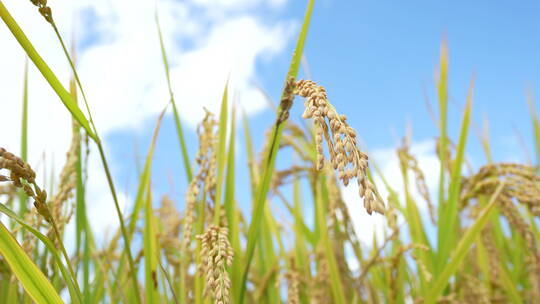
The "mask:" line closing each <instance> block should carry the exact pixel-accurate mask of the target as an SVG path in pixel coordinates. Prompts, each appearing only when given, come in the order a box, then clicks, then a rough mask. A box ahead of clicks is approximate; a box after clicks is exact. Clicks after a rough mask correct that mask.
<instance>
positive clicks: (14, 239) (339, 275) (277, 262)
mask: <svg viewBox="0 0 540 304" xmlns="http://www.w3.org/2000/svg"><path fill="white" fill-rule="evenodd" d="M29 5H34V6H35V11H36V14H40V15H41V16H42V17H43V18H44V23H46V24H47V27H46V28H44V29H43V30H48V31H52V32H54V33H55V35H56V37H57V41H54V43H57V45H58V52H60V53H63V54H64V55H65V60H66V61H67V62H68V63H69V64H70V66H71V68H72V77H71V79H70V80H69V83H68V81H67V80H66V81H64V80H63V79H62V80H61V79H59V78H58V77H57V75H55V74H54V73H53V71H52V70H51V68H50V67H49V65H48V64H47V62H46V61H45V60H44V59H43V58H42V57H41V56H40V54H39V53H38V51H37V50H36V49H35V48H34V47H33V44H32V42H31V41H30V40H29V39H28V37H27V36H26V34H25V33H24V32H23V30H22V29H21V28H20V27H19V24H18V23H17V20H15V19H13V17H12V16H11V14H10V12H9V11H8V10H7V8H6V7H5V6H4V4H3V3H2V1H1V0H0V17H1V19H2V21H3V22H2V23H1V26H7V27H8V28H9V30H10V31H11V33H12V34H13V37H14V38H16V39H17V41H18V43H19V44H20V46H21V48H22V49H23V50H24V51H25V52H26V54H27V56H28V58H29V60H30V62H31V63H30V64H33V65H35V66H36V67H37V69H38V70H39V71H40V72H41V74H42V76H43V77H44V79H45V80H46V81H47V82H48V84H49V85H50V86H51V88H52V89H53V90H54V92H55V93H56V94H57V95H58V99H59V100H58V102H62V103H63V105H64V106H65V108H66V110H67V111H69V113H70V114H71V117H72V124H71V125H70V126H66V127H68V128H70V129H71V130H72V138H71V143H70V147H69V150H68V151H66V153H67V154H66V155H67V157H66V159H65V164H64V165H63V167H62V170H61V172H60V174H57V175H58V178H57V179H56V181H57V184H55V185H43V184H40V183H39V179H38V178H36V175H37V174H39V172H36V171H35V170H34V169H33V168H34V167H35V164H31V163H28V161H27V155H28V122H27V112H28V97H27V94H26V93H27V92H26V90H28V89H27V86H26V85H25V86H24V87H25V94H24V96H25V97H24V98H23V100H22V101H21V108H22V109H23V117H22V119H21V134H22V136H21V149H20V151H21V153H20V154H19V155H15V154H13V153H11V152H10V151H7V150H6V149H4V148H0V212H1V213H2V214H3V216H4V217H3V218H4V220H3V221H0V303H63V302H68V303H196V304H202V303H216V304H227V303H289V304H295V303H302V304H307V303H338V304H343V303H540V251H539V247H538V245H537V241H538V240H539V239H540V231H539V229H538V225H539V217H540V176H539V175H538V168H537V167H536V166H532V165H530V164H525V163H500V162H494V161H492V157H491V151H490V142H489V136H488V134H483V135H482V136H480V137H478V138H475V137H474V136H472V135H471V132H470V125H471V113H472V111H473V91H474V83H473V82H471V85H470V87H469V92H468V96H467V100H466V106H465V108H464V110H463V112H462V113H461V117H448V103H449V101H448V99H449V98H448V75H447V74H448V53H447V46H446V44H445V43H444V42H443V43H442V44H441V52H440V61H439V64H438V66H437V67H436V70H437V82H436V92H437V95H438V96H437V97H438V98H437V99H438V100H437V106H436V110H437V111H436V112H437V124H438V129H437V130H436V131H438V133H437V134H433V136H437V143H436V148H437V159H438V164H439V167H440V175H439V176H438V189H437V193H430V190H429V189H428V187H427V186H426V183H427V182H426V177H425V176H426V173H425V172H423V171H422V169H421V168H420V166H419V165H418V161H417V159H416V156H415V155H414V154H413V153H412V152H411V149H410V145H409V139H408V138H404V140H403V144H402V145H401V146H400V147H399V148H398V149H397V150H396V151H395V152H396V155H397V156H398V158H399V164H400V169H401V177H402V179H403V185H402V186H401V185H400V186H396V185H393V184H391V183H389V182H388V180H387V178H386V177H385V176H384V175H383V174H382V172H381V170H379V168H378V166H377V164H376V163H375V162H373V161H372V160H371V159H370V158H369V151H366V150H365V149H364V148H362V147H361V145H360V144H359V143H360V140H359V138H360V137H361V136H362V134H358V133H357V132H356V130H354V129H353V128H352V127H351V126H350V125H349V123H348V122H349V120H351V119H355V118H354V117H349V118H347V116H346V115H347V109H336V108H335V107H334V106H333V105H332V104H331V103H330V101H329V99H331V97H332V88H331V87H325V86H324V84H323V83H319V82H317V79H313V80H306V79H298V78H297V76H298V74H299V69H300V64H301V57H302V53H303V50H304V45H305V44H306V43H309V39H307V37H308V32H309V25H310V20H311V16H312V11H313V9H314V7H313V6H314V1H309V3H308V5H307V8H306V11H305V16H304V19H303V24H302V27H301V30H300V33H299V35H298V37H297V38H296V39H297V40H296V41H297V42H296V47H295V50H294V53H293V54H292V58H291V61H290V68H289V71H288V73H287V74H286V75H283V90H282V93H281V100H279V102H278V105H277V107H276V114H275V119H274V121H271V122H268V126H269V129H268V132H267V133H266V137H265V145H264V147H263V149H262V150H261V151H256V150H255V148H254V144H253V140H252V139H253V136H262V135H263V134H251V130H250V126H249V123H248V120H247V119H246V118H245V116H241V115H237V109H236V108H235V106H234V104H233V103H232V102H231V100H229V93H228V86H227V84H226V83H224V84H223V87H224V90H223V92H222V96H223V97H222V101H221V109H220V111H219V113H211V112H210V111H208V110H206V115H205V117H204V119H203V120H202V121H201V122H200V124H199V125H198V127H197V138H198V140H197V142H188V141H187V140H186V136H185V130H184V127H183V124H184V122H183V121H182V120H181V113H182V109H181V108H180V107H179V106H177V103H176V101H175V98H174V92H173V90H172V86H171V80H170V76H169V65H168V64H169V63H168V58H167V50H166V49H165V45H166V44H165V43H164V41H163V37H162V36H161V29H160V25H159V20H158V18H156V21H157V22H156V26H157V29H158V30H159V36H160V45H159V46H158V47H160V48H161V53H162V57H163V64H164V71H165V74H166V79H167V81H168V83H167V85H168V88H169V94H170V95H169V96H170V102H169V103H168V105H167V107H166V108H165V109H163V111H162V113H161V115H160V117H159V118H158V120H157V122H156V126H155V130H154V134H153V138H152V141H151V144H150V146H149V147H148V150H147V151H148V152H147V155H146V156H145V157H146V158H145V162H144V167H143V168H142V172H141V174H140V176H139V179H138V187H137V193H136V196H135V198H134V201H133V208H132V209H130V210H128V211H127V212H125V211H123V210H122V208H121V207H120V203H119V198H118V191H117V189H118V185H117V183H116V182H115V180H114V178H113V176H112V174H111V170H110V167H111V164H110V162H109V160H110V159H111V155H107V153H105V149H104V148H103V142H102V138H101V137H100V135H99V132H98V131H99V125H96V124H95V123H94V121H93V119H92V106H91V105H92V101H91V100H88V99H87V95H86V94H85V91H84V88H85V86H84V83H81V80H80V79H79V76H78V74H77V70H76V69H75V66H76V62H75V58H74V56H72V54H71V52H70V51H69V50H68V49H69V48H68V47H67V46H66V45H65V43H64V40H63V37H62V36H61V34H60V31H59V29H58V28H57V25H56V23H55V19H54V14H53V12H54V7H50V6H49V4H48V3H47V1H46V0H31V1H29ZM51 43H53V42H52V41H51ZM315 64H316V63H315ZM1 72H2V71H0V73H1ZM25 81H26V80H25ZM10 102H17V101H10ZM530 105H531V107H530V108H531V110H530V114H531V117H530V120H531V125H532V126H533V128H534V134H535V135H536V138H535V140H536V142H535V143H534V144H535V146H536V147H540V123H539V121H538V118H537V116H536V113H535V110H534V104H533V102H532V101H531V104H530ZM292 108H294V109H301V111H303V114H302V117H301V119H300V120H297V119H295V118H293V117H292V116H291V115H290V111H291V109H292ZM2 114H4V115H10V114H9V113H2ZM166 114H172V116H173V117H174V121H175V131H176V134H177V138H178V146H179V148H180V149H179V150H178V153H177V157H178V158H180V159H182V164H183V172H182V174H184V175H185V176H186V178H187V180H188V181H189V183H188V186H187V188H186V189H182V190H181V191H182V193H185V195H184V198H183V200H181V201H175V200H173V199H172V198H169V197H162V198H156V197H154V196H153V189H152V181H151V176H152V175H151V172H152V161H153V159H154V151H155V148H156V143H157V141H156V139H157V137H158V134H159V132H160V128H161V121H162V119H163V117H164V115H166ZM238 117H240V118H242V121H241V122H238V121H237V118H238ZM450 119H459V120H460V122H461V123H460V127H459V130H457V131H458V133H457V134H458V137H457V138H450V137H449V136H448V134H454V133H455V132H453V130H448V128H447V125H448V121H449V120H450ZM239 124H242V126H241V127H240V128H237V125H239ZM236 129H240V130H242V131H243V132H244V134H245V138H246V140H245V142H244V143H242V144H243V145H241V146H236V145H235V142H236V137H235V132H231V130H236ZM451 131H452V132H451ZM1 140H2V139H1V138H0V146H2V142H1ZM472 140H479V141H480V143H481V145H482V147H483V148H484V152H485V156H486V159H487V160H488V161H487V162H486V163H485V164H484V165H483V166H481V167H480V168H479V169H478V170H477V171H476V172H473V173H472V174H466V173H465V172H466V171H467V170H465V167H466V166H467V159H466V151H467V142H468V141H469V142H470V141H472ZM188 146H191V147H196V150H197V152H196V155H195V157H194V158H191V159H190V157H189V153H188V152H187V147H188ZM238 148H240V149H244V151H243V153H244V154H245V155H247V159H246V160H245V161H246V163H247V170H248V171H249V183H248V184H246V185H238V178H237V175H236V173H235V165H236V162H237V161H238V159H237V158H236V157H235V156H236V154H237V153H238V151H236V149H238ZM90 150H92V151H93V153H98V154H99V157H100V160H101V168H100V170H102V171H103V172H104V173H105V174H106V177H107V183H108V186H109V192H110V212H114V213H115V215H116V216H117V217H118V220H119V223H120V225H119V229H118V231H116V232H115V233H114V235H112V237H111V238H110V240H109V241H108V242H107V245H106V246H99V245H98V243H97V242H96V239H97V238H103V236H98V235H94V232H93V230H92V229H91V227H90V225H89V221H88V212H87V210H88V209H89V208H92V204H91V202H88V201H87V200H86V195H87V184H88V182H91V179H92V176H88V174H87V172H88V165H89V164H88V162H87V159H88V153H89V151H90ZM284 150H288V151H289V152H290V151H292V154H293V155H294V157H293V159H294V164H293V165H292V166H290V168H286V169H277V168H276V162H277V161H278V160H279V158H280V157H283V155H284ZM538 151H540V149H537V152H538ZM289 152H287V153H289ZM376 180H377V181H379V180H380V181H381V182H377V183H376V182H375V181H376ZM351 183H356V184H357V185H358V189H359V191H358V197H359V198H361V201H362V202H363V208H364V209H365V212H367V213H369V214H372V215H373V216H375V214H379V216H383V217H384V224H385V230H384V237H383V239H382V240H381V239H377V238H373V243H372V244H362V243H361V242H360V241H359V236H358V235H357V233H358V231H357V230H356V229H355V228H354V224H353V222H354V219H355V214H353V213H351V212H350V210H349V209H348V207H347V205H346V204H345V202H344V199H343V193H342V192H343V187H346V186H348V185H349V184H351ZM238 187H241V188H245V189H252V190H253V191H252V195H251V197H250V201H249V202H247V203H248V204H249V205H250V210H249V212H246V211H245V210H243V209H242V208H240V202H239V201H238V193H235V190H236V189H238ZM285 187H290V188H291V189H292V191H283V188H285ZM381 193H388V195H385V196H384V197H383V195H382V194H381ZM413 193H419V194H420V195H419V196H417V195H413ZM306 196H307V197H306ZM270 199H272V201H273V202H279V203H280V204H281V205H282V207H283V209H284V210H286V211H287V213H288V214H287V215H286V216H287V218H288V220H286V221H283V218H282V217H281V215H278V214H273V212H272V209H271V208H270V206H269V201H270ZM308 204H309V206H308ZM420 204H422V205H424V204H425V205H427V206H428V212H421V210H420V209H419V205H420ZM178 206H182V208H181V209H179V208H178ZM308 207H309V208H308ZM306 210H313V212H312V213H308V212H306ZM70 222H75V227H76V228H75V231H74V233H75V236H74V237H73V238H72V239H75V240H76V244H75V246H74V248H75V250H67V249H66V247H67V244H66V243H65V242H66V239H67V236H66V234H67V233H68V231H67V230H66V226H67V225H68V223H70ZM430 233H434V235H435V237H434V238H430V237H428V234H430Z"/></svg>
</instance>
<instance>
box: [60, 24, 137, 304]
mask: <svg viewBox="0 0 540 304" xmlns="http://www.w3.org/2000/svg"><path fill="white" fill-rule="evenodd" d="M51 25H52V27H53V29H54V32H55V33H56V36H57V37H58V40H59V41H60V44H61V45H62V50H63V51H64V54H65V56H66V58H67V60H68V61H69V65H70V66H71V69H72V71H73V76H74V77H75V81H76V82H77V85H78V86H79V89H80V90H81V94H82V96H83V101H84V105H85V107H86V111H87V112H88V120H89V122H90V125H91V126H92V129H93V131H94V134H95V135H96V138H95V139H94V138H93V139H94V142H95V143H96V145H97V146H98V150H99V155H100V157H101V162H102V164H103V168H104V169H105V174H106V175H107V182H108V184H109V189H110V190H111V194H112V196H113V200H114V206H115V209H116V213H117V215H118V220H119V221H120V229H121V231H122V237H123V238H124V242H125V244H126V246H125V251H126V253H127V257H128V263H129V268H130V271H129V274H130V275H131V279H132V283H133V289H134V290H135V299H136V301H137V303H138V304H140V303H141V302H142V301H141V295H140V292H139V284H138V281H137V274H136V272H135V262H134V260H133V255H132V254H131V243H130V241H129V238H128V234H127V230H126V226H125V223H124V218H123V217H122V212H121V210H120V204H119V203H118V197H117V195H116V189H115V187H114V182H113V179H112V175H111V172H110V170H109V165H108V163H107V159H106V157H105V152H104V151H103V145H102V143H101V139H100V137H99V134H98V132H97V128H96V125H95V124H94V120H93V118H92V112H91V111H90V107H89V105H88V100H87V99H86V94H85V93H84V89H83V87H82V84H81V81H80V79H79V75H78V74H77V70H76V69H75V65H74V64H73V61H72V60H71V56H70V55H69V52H68V50H67V48H66V46H65V44H64V40H63V39H62V36H60V32H59V31H58V28H57V27H56V24H55V23H54V21H53V22H51Z"/></svg>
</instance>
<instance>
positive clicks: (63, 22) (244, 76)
mask: <svg viewBox="0 0 540 304" xmlns="http://www.w3.org/2000/svg"><path fill="white" fill-rule="evenodd" d="M277 2H280V1H277ZM4 3H5V5H6V6H7V7H8V9H9V11H10V12H11V13H12V15H13V16H14V18H15V19H16V20H17V22H19V24H20V25H21V27H22V29H23V30H24V31H25V33H26V34H27V35H28V37H29V39H30V40H31V41H32V42H33V44H34V46H35V47H36V49H37V50H38V52H39V53H40V54H41V55H42V57H43V58H44V59H45V61H46V62H47V63H48V64H49V65H50V66H51V68H52V69H53V71H54V72H55V73H56V74H57V76H58V78H59V79H60V81H62V82H63V83H64V84H65V85H66V86H67V82H68V79H69V77H70V69H69V66H68V64H67V62H66V60H65V59H64V56H63V54H62V51H61V48H60V46H59V44H58V42H57V40H56V37H55V35H54V32H53V31H52V29H51V28H50V26H49V24H47V23H46V22H45V20H44V19H43V18H42V17H41V16H40V15H39V13H38V11H37V8H36V7H34V6H33V5H32V4H31V2H30V1H18V0H17V1H16V0H7V1H5V2H4ZM48 4H49V6H51V8H52V10H53V16H54V18H55V20H56V23H57V24H58V27H59V28H60V30H61V33H62V35H63V37H64V38H65V39H66V43H67V44H68V45H69V44H70V41H69V40H70V39H69V38H70V37H71V32H72V31H73V28H72V26H71V25H72V24H73V21H75V25H76V27H77V28H76V33H77V38H78V40H79V41H84V42H85V46H86V47H85V48H84V49H82V51H81V52H80V53H79V54H77V62H78V67H79V73H80V76H81V79H82V82H83V85H84V87H85V90H86V93H87V95H88V97H89V101H90V106H91V108H92V112H93V115H94V120H95V122H96V124H97V126H98V129H99V131H100V133H101V135H102V136H104V135H106V134H107V133H109V132H111V131H114V130H118V129H132V130H136V129H137V128H139V126H142V125H143V124H142V122H143V121H144V120H145V119H148V118H154V117H155V115H156V113H157V112H159V111H160V110H161V109H162V108H163V107H164V106H165V104H166V103H167V101H168V95H167V89H166V82H165V76H164V71H163V64H162V59H161V53H160V48H159V41H158V39H157V30H156V26H155V21H154V8H155V2H154V1H143V0H133V1H110V0H81V1H68V0H50V1H49V2H48ZM275 4H276V1H275V0H268V1H262V0H259V1H258V0H253V1H248V0H228V1H227V0H218V1H187V2H181V1H168V0H166V1H163V2H160V3H159V6H160V20H161V24H162V28H163V34H164V39H165V41H166V46H167V51H168V57H169V61H170V64H171V77H172V82H173V86H174V91H175V97H176V99H177V102H178V103H179V107H180V112H181V116H182V118H183V119H184V120H186V121H187V122H188V123H189V124H190V125H191V126H193V125H195V124H196V123H197V122H198V121H199V120H200V118H202V107H203V106H206V107H208V108H209V109H211V110H213V111H215V112H217V110H218V105H219V102H220V100H221V94H222V92H223V88H224V85H225V82H226V79H227V78H228V77H229V79H230V91H231V92H238V94H239V97H240V102H241V103H242V101H243V105H242V106H243V108H244V109H245V110H246V112H247V113H248V114H250V113H256V112H258V111H260V110H262V109H264V107H265V106H266V102H265V101H264V97H263V96H261V94H260V93H259V92H258V90H257V89H256V88H255V87H254V86H253V85H252V83H254V82H255V81H256V78H255V72H256V71H255V64H256V62H257V61H259V60H266V59H268V58H271V57H272V56H274V55H276V54H278V53H280V52H281V51H282V50H283V48H284V47H285V44H286V43H287V42H288V41H289V40H290V38H291V32H293V31H294V30H295V29H296V25H295V24H294V23H292V22H288V21H279V20H278V21H276V22H273V23H272V24H265V22H264V20H263V19H262V17H260V16H259V15H258V14H257V13H256V12H255V10H256V9H260V8H261V5H262V7H263V8H264V7H270V6H275ZM220 8H221V9H222V10H221V11H220V13H219V14H217V13H216V10H219V9H220ZM227 11H231V14H226V12H227ZM186 42H187V43H186ZM0 45H1V48H2V56H0V84H1V89H0V109H2V113H3V114H4V113H6V114H4V115H2V123H3V125H4V126H8V127H4V128H0V146H4V147H6V148H7V149H9V150H10V151H13V152H14V153H18V152H19V145H20V144H19V141H20V133H19V132H20V131H19V130H20V113H21V110H20V108H21V100H22V79H23V76H22V75H23V74H22V72H23V67H24V57H25V54H24V52H23V51H22V49H21V47H20V46H19V45H18V43H17V42H16V40H15V39H14V38H13V36H12V34H11V33H10V32H9V31H8V30H7V28H6V26H5V25H4V24H3V23H0ZM29 85H30V95H29V98H30V106H29V109H30V113H29V115H30V119H29V124H30V138H29V140H30V146H29V149H30V150H29V151H30V157H29V161H30V163H31V164H36V163H38V161H39V159H40V157H41V155H42V153H43V152H45V153H46V154H47V155H48V161H49V163H48V165H49V167H50V164H51V163H54V165H55V166H54V167H55V172H59V169H60V167H61V166H62V164H63V163H64V160H65V151H67V148H68V145H69V141H70V134H71V128H70V116H69V113H68V112H67V111H66V109H65V108H64V107H63V105H62V104H61V103H60V102H59V99H58V97H56V96H55V94H54V92H53V91H52V89H51V88H50V87H49V85H48V84H47V83H46V82H45V81H44V79H43V77H42V76H41V75H40V74H39V72H38V71H37V70H36V69H35V68H34V67H33V64H30V84H29ZM109 152H114V151H109ZM89 173H90V181H89V184H88V185H89V191H88V202H89V203H88V206H89V214H90V218H91V221H92V225H93V227H94V228H95V229H106V228H105V227H106V226H108V225H111V224H112V225H114V223H115V221H116V215H115V211H114V207H113V203H112V199H111V197H110V194H109V192H108V187H107V184H106V182H105V178H104V177H103V176H102V174H103V173H102V167H101V163H100V162H99V160H98V159H97V153H96V152H93V153H92V159H91V160H90V172H89ZM40 176H41V174H40ZM38 182H43V180H38ZM117 186H118V185H117ZM117 190H119V193H120V196H121V197H122V201H123V202H124V203H123V204H127V203H126V202H127V199H125V198H126V195H125V194H124V193H123V192H122V191H120V190H123V189H121V188H119V189H117ZM124 207H127V208H128V207H129V206H128V205H125V206H124ZM96 232H98V231H96Z"/></svg>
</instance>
